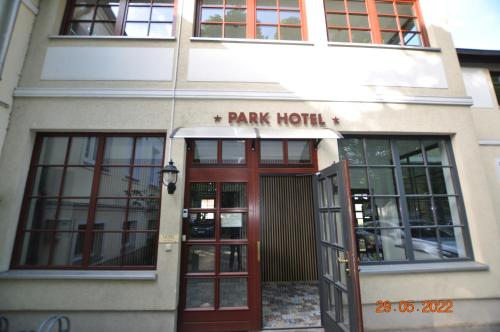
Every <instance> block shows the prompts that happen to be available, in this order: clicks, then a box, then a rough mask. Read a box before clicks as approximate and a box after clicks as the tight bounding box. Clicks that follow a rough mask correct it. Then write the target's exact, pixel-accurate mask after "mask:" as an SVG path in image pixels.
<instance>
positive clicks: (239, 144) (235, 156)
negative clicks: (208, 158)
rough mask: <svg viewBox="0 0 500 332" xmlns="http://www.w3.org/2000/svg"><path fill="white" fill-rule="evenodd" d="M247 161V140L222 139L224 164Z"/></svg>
mask: <svg viewBox="0 0 500 332" xmlns="http://www.w3.org/2000/svg"><path fill="white" fill-rule="evenodd" d="M226 28H227V26H226ZM245 162H246V160H245V141H222V163H223V164H244V163H245Z"/></svg>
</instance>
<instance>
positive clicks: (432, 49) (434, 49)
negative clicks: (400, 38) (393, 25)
mask: <svg viewBox="0 0 500 332" xmlns="http://www.w3.org/2000/svg"><path fill="white" fill-rule="evenodd" d="M328 46H340V47H366V48H387V49H391V50H403V51H425V52H441V49H440V48H438V47H417V46H399V45H384V44H367V43H337V42H328Z"/></svg>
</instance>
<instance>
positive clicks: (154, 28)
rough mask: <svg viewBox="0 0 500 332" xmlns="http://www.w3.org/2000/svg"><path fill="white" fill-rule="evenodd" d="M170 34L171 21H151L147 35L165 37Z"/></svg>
mask: <svg viewBox="0 0 500 332" xmlns="http://www.w3.org/2000/svg"><path fill="white" fill-rule="evenodd" d="M171 36H172V23H151V25H150V27H149V37H155V38H166V37H171Z"/></svg>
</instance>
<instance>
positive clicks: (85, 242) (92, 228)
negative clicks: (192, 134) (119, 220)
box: [11, 132, 165, 270]
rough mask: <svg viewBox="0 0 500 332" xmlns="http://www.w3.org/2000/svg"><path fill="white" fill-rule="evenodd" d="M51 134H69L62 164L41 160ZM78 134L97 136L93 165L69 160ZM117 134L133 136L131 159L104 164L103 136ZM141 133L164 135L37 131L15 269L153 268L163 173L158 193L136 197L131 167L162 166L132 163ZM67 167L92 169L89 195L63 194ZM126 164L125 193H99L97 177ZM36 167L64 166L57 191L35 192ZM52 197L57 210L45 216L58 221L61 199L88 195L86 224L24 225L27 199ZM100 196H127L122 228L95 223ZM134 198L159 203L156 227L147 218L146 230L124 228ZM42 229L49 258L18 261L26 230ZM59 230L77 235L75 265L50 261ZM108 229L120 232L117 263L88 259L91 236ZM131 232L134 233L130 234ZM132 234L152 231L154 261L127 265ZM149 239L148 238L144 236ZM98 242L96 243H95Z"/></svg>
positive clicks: (149, 233) (107, 136)
mask: <svg viewBox="0 0 500 332" xmlns="http://www.w3.org/2000/svg"><path fill="white" fill-rule="evenodd" d="M54 137H56V138H57V137H62V138H68V142H67V143H66V148H65V150H64V161H63V163H62V164H47V165H45V164H43V163H40V156H41V152H42V148H43V141H44V139H45V138H54ZM81 137H96V138H97V151H96V160H95V163H94V164H93V165H89V164H88V163H85V161H84V163H83V164H69V161H68V160H69V156H70V153H71V150H70V149H71V145H72V140H73V139H74V138H81ZM116 137H127V138H132V139H133V146H132V160H131V161H130V162H129V163H127V164H126V165H125V164H123V165H121V164H120V165H119V164H112V165H108V164H104V163H103V161H104V154H105V144H106V139H108V138H116ZM143 137H158V138H164V137H165V134H164V133H160V134H159V133H123V134H107V133H92V132H89V133H39V134H37V137H36V140H35V146H34V150H33V154H32V158H31V165H30V170H29V173H28V179H27V183H26V187H25V192H24V199H23V203H22V208H21V213H20V217H19V224H18V228H17V235H16V241H15V246H14V252H13V255H12V261H11V268H14V269H33V270H36V269H59V270H67V269H86V270H103V269H105V270H123V269H127V270H152V269H155V268H156V260H157V248H158V236H159V224H160V214H161V211H160V204H161V192H162V188H161V186H162V177H161V175H160V177H159V180H158V181H159V186H160V191H159V195H157V196H147V197H145V198H144V197H139V196H137V195H135V194H133V191H132V190H131V189H132V184H133V182H134V179H133V178H132V174H134V170H136V169H138V168H158V169H161V165H153V164H143V163H139V164H136V163H135V159H136V158H135V156H136V155H135V152H136V146H137V141H138V139H140V138H143ZM164 156H165V141H163V150H162V151H161V156H160V160H161V161H162V164H163V160H164ZM69 167H78V168H82V167H87V168H88V167H92V168H93V170H91V172H92V177H91V184H90V185H91V189H90V194H89V195H90V196H89V197H87V196H85V197H83V196H82V197H76V196H74V197H73V196H69V195H63V190H64V188H65V175H66V169H68V168H69ZM125 167H128V168H129V171H128V172H129V176H125V177H124V178H126V179H127V183H128V184H127V187H128V189H127V191H126V194H125V195H123V196H119V197H118V196H116V197H115V196H107V195H106V196H104V195H103V196H101V195H99V188H100V181H101V178H102V176H103V175H109V169H110V168H115V169H119V168H125ZM39 168H63V173H62V177H61V180H60V184H59V185H58V189H57V192H58V193H57V195H55V196H54V195H50V194H47V195H42V196H40V194H39V193H34V192H33V189H34V186H35V180H36V175H37V169H39ZM40 198H41V199H51V200H55V201H56V202H57V206H56V212H55V216H54V218H55V219H54V220H48V221H52V222H53V223H55V222H57V220H58V218H59V213H58V211H59V210H60V206H61V201H62V200H63V199H88V207H87V208H88V212H87V218H86V222H85V224H82V225H85V228H84V229H83V230H82V229H80V227H78V229H77V230H75V229H73V230H59V229H54V228H50V227H49V228H40V229H33V228H30V229H28V228H26V226H27V222H28V221H29V215H28V214H29V210H30V203H31V201H32V200H33V199H40ZM99 199H107V200H109V199H119V200H126V202H127V203H126V206H125V207H126V210H125V212H124V213H125V217H124V222H123V227H122V229H121V230H107V231H106V230H103V229H102V227H96V226H98V225H101V224H102V223H97V222H98V220H96V210H97V203H98V200H99ZM135 200H143V201H146V200H147V201H151V202H153V201H155V202H156V203H157V204H158V205H157V206H158V213H157V217H156V219H155V224H156V225H155V227H154V229H150V228H151V227H150V221H151V220H149V221H148V226H147V229H146V230H131V229H127V222H126V220H128V214H129V211H131V210H132V209H133V207H132V204H133V202H132V201H135ZM33 232H35V233H43V234H45V237H44V239H48V240H49V241H51V244H50V251H49V258H48V260H49V261H48V264H45V265H43V264H22V263H21V255H22V250H23V244H24V242H25V241H29V239H27V238H26V234H27V233H33ZM60 233H74V234H73V235H75V236H76V237H75V239H76V246H78V248H79V251H80V249H81V255H80V256H81V257H80V258H81V259H79V260H81V263H80V264H78V263H75V265H55V264H51V261H52V257H53V252H54V249H53V247H54V242H55V241H56V240H57V235H58V234H60ZM108 233H116V234H121V251H120V256H119V258H120V264H115V265H112V264H110V265H91V263H90V261H91V258H92V254H93V247H95V245H96V243H94V239H95V238H96V237H97V236H96V235H97V234H101V235H100V236H101V237H102V236H103V235H104V234H108ZM132 233H133V234H132ZM134 234H136V235H137V234H144V235H152V237H150V239H152V240H153V241H154V242H153V243H154V244H155V245H153V248H152V253H151V254H152V256H151V257H150V258H151V261H152V262H153V264H151V265H138V264H136V265H126V264H124V261H125V260H124V249H125V245H126V240H127V239H128V238H130V236H131V235H134ZM80 236H83V239H81V238H80ZM146 241H148V240H146ZM97 245H99V244H97ZM73 250H74V248H70V251H73Z"/></svg>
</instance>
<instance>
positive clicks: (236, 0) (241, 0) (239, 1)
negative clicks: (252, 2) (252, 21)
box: [226, 0, 247, 7]
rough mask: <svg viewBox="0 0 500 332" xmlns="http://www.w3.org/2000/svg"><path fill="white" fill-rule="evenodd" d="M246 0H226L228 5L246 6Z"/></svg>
mask: <svg viewBox="0 0 500 332" xmlns="http://www.w3.org/2000/svg"><path fill="white" fill-rule="evenodd" d="M246 4H247V3H246V0H226V6H240V7H244V6H246Z"/></svg>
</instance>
